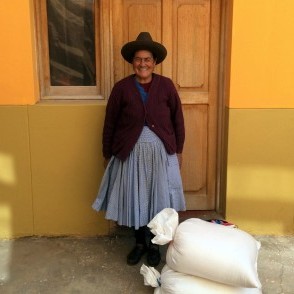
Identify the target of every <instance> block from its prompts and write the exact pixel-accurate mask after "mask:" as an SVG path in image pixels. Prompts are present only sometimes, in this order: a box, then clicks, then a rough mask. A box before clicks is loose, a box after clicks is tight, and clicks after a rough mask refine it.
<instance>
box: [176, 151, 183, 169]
mask: <svg viewBox="0 0 294 294" xmlns="http://www.w3.org/2000/svg"><path fill="white" fill-rule="evenodd" d="M177 158H178V162H179V167H180V168H181V167H182V161H183V156H182V153H177Z"/></svg>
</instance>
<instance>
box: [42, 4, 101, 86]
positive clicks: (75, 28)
mask: <svg viewBox="0 0 294 294" xmlns="http://www.w3.org/2000/svg"><path fill="white" fill-rule="evenodd" d="M47 18H48V38H49V60H50V82H51V86H95V85H96V65H95V63H96V62H95V11H94V0H47Z"/></svg>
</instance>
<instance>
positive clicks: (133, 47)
mask: <svg viewBox="0 0 294 294" xmlns="http://www.w3.org/2000/svg"><path fill="white" fill-rule="evenodd" d="M139 50H148V51H150V52H152V54H153V55H154V57H156V64H159V63H161V62H162V61H163V60H164V59H165V57H166V55H167V51H166V48H165V47H164V46H163V45H161V44H160V43H157V42H154V41H152V42H148V41H147V42H146V41H132V42H129V43H127V44H125V45H124V46H123V47H122V49H121V55H122V56H123V58H124V59H125V60H126V61H127V62H129V63H132V62H133V57H134V55H135V52H136V51H139Z"/></svg>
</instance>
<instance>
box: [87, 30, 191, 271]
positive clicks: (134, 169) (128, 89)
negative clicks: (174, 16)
mask: <svg viewBox="0 0 294 294" xmlns="http://www.w3.org/2000/svg"><path fill="white" fill-rule="evenodd" d="M121 54H122V56H123V58H124V59H125V60H126V61H127V62H129V63H131V64H132V65H133V70H134V74H132V75H130V76H128V77H126V78H124V79H122V80H121V81H119V82H117V83H116V84H115V85H114V87H113V89H112V92H111V95H110V97H109V100H108V104H107V108H106V116H105V122H104V129H103V155H104V158H105V166H106V170H105V174H104V176H103V179H102V182H101V185H100V189H99V193H98V196H97V198H96V200H95V202H94V203H93V206H92V207H93V208H94V209H95V210H97V211H99V210H105V211H106V215H105V217H106V219H109V220H114V221H116V222H117V223H118V225H123V226H128V227H133V228H134V229H135V239H136V244H135V247H134V248H133V249H132V251H131V252H130V253H129V254H128V256H127V263H128V264H129V265H134V264H137V263H138V262H139V261H140V259H141V257H142V256H143V255H144V254H145V252H147V263H148V264H149V265H150V266H157V265H158V264H159V262H160V251H159V247H158V245H155V244H152V242H151V239H152V238H153V235H152V234H151V232H150V231H149V229H147V224H148V223H149V221H150V220H151V219H152V218H153V217H154V216H155V215H156V214H157V213H158V212H160V211H161V210H162V209H163V208H167V207H171V208H174V209H175V210H177V211H181V210H185V199H184V194H183V188H182V180H181V175H180V166H181V161H182V157H181V153H182V151H183V145H184V139H185V128H184V119H183V112H182V107H181V101H180V98H179V95H178V93H177V91H176V89H175V87H174V85H173V83H172V81H171V80H170V79H168V78H166V77H163V76H161V75H158V74H155V73H154V69H155V66H156V64H159V63H161V62H162V61H163V60H164V59H165V57H166V54H167V52H166V49H165V47H164V46H163V45H162V44H160V43H157V42H154V41H153V40H152V38H151V35H150V34H149V33H147V32H142V33H140V34H139V35H138V37H137V39H136V40H135V41H132V42H129V43H127V44H125V45H124V46H123V47H122V49H121Z"/></svg>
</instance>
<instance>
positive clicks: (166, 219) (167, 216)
mask: <svg viewBox="0 0 294 294" xmlns="http://www.w3.org/2000/svg"><path fill="white" fill-rule="evenodd" d="M178 225H179V215H178V213H177V212H176V211H175V210H174V209H173V208H165V209H163V210H162V211H161V212H159V213H158V214H157V215H156V216H155V217H154V218H153V219H152V220H151V221H150V223H149V224H148V227H149V228H150V231H151V232H152V233H153V234H154V235H155V237H154V238H153V239H152V243H155V244H158V245H165V244H167V243H168V242H170V241H171V240H172V239H173V238H174V235H175V232H176V229H177V227H178Z"/></svg>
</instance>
